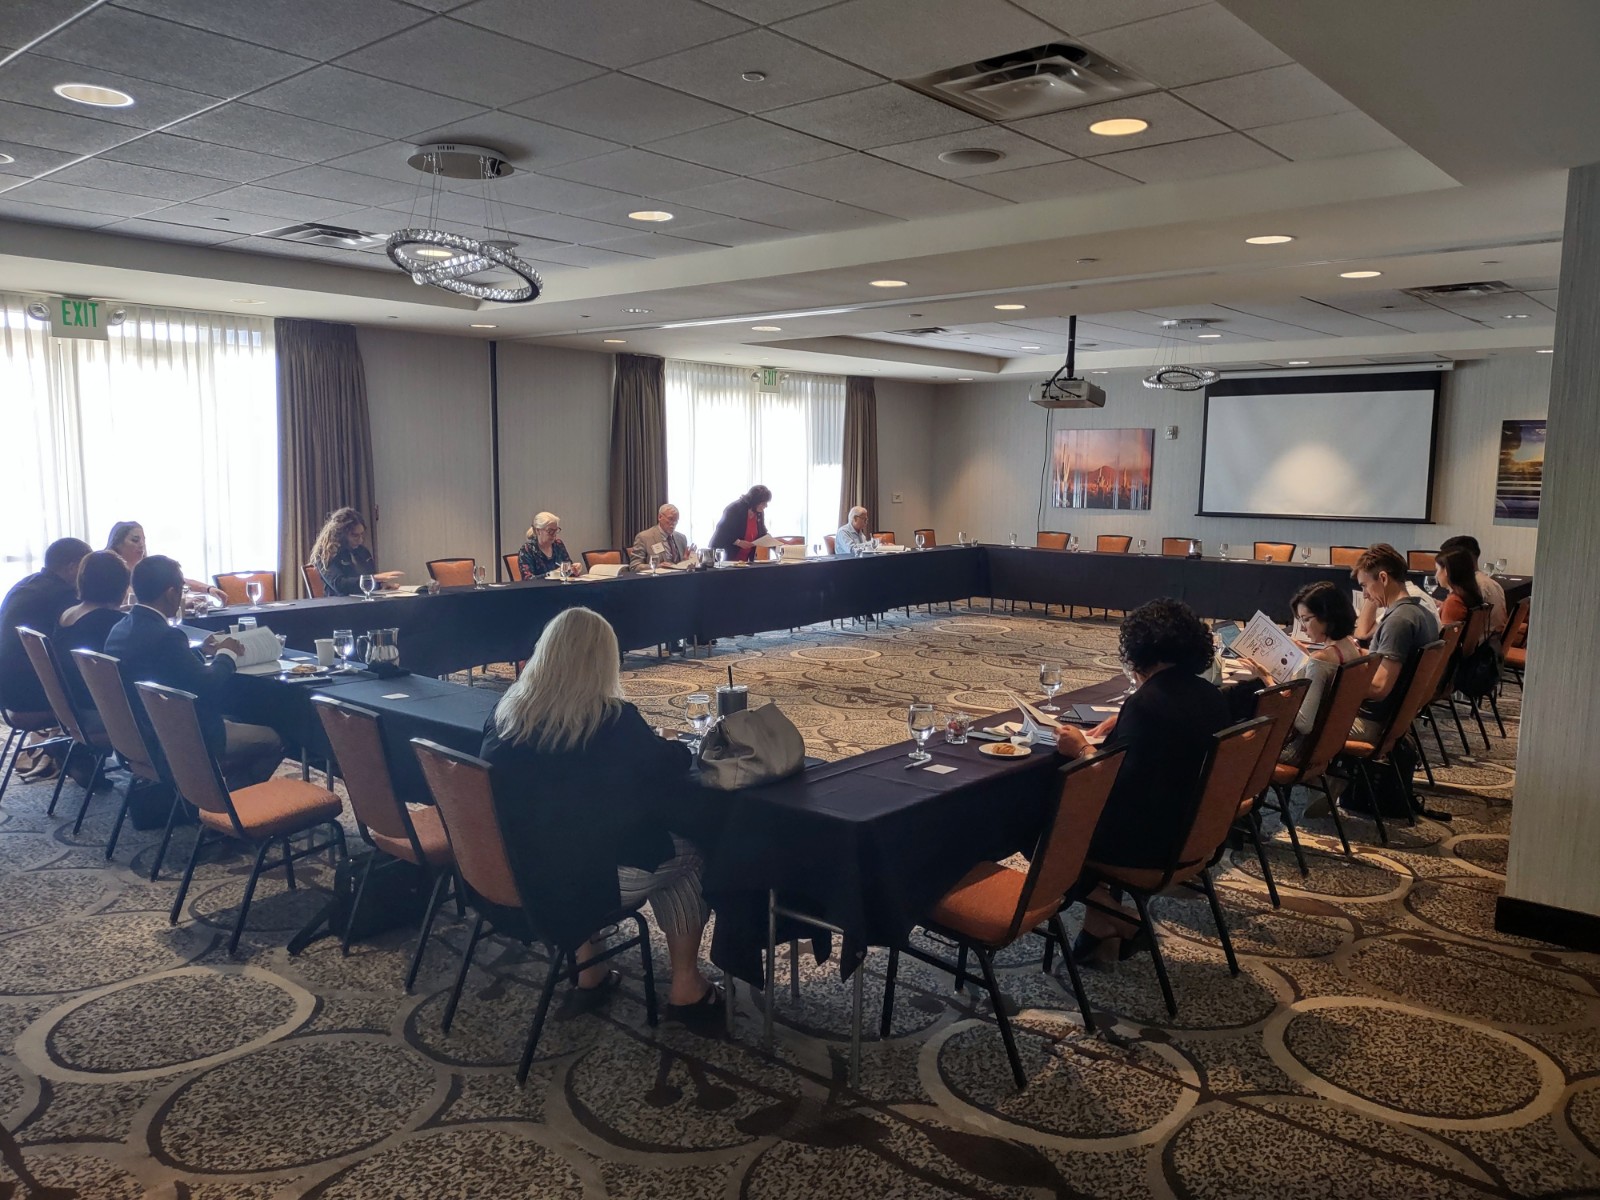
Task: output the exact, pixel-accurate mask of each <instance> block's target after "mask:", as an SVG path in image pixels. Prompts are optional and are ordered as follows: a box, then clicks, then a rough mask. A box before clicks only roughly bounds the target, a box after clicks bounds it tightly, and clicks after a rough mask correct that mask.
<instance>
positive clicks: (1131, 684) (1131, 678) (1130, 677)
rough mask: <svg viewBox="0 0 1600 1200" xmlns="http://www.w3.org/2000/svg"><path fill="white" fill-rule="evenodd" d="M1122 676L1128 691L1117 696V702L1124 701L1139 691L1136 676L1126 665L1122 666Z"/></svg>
mask: <svg viewBox="0 0 1600 1200" xmlns="http://www.w3.org/2000/svg"><path fill="white" fill-rule="evenodd" d="M1122 674H1123V676H1124V677H1125V678H1126V679H1127V681H1128V690H1127V691H1125V692H1123V693H1122V695H1120V696H1118V697H1117V699H1118V700H1126V699H1127V698H1128V697H1129V696H1131V695H1133V694H1134V693H1135V692H1137V691H1138V690H1139V679H1138V676H1136V675H1134V673H1133V668H1132V667H1130V666H1129V665H1128V664H1127V663H1123V664H1122Z"/></svg>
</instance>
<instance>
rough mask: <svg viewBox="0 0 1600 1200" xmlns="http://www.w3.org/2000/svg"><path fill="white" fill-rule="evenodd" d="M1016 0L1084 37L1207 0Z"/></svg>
mask: <svg viewBox="0 0 1600 1200" xmlns="http://www.w3.org/2000/svg"><path fill="white" fill-rule="evenodd" d="M1015 3H1016V4H1017V6H1018V7H1019V8H1025V9H1027V10H1028V11H1029V12H1031V13H1032V14H1033V15H1034V16H1036V17H1040V18H1042V19H1044V20H1046V21H1049V22H1050V24H1052V25H1054V26H1055V27H1056V28H1057V29H1059V30H1061V31H1062V32H1063V33H1070V34H1074V35H1077V36H1083V35H1085V34H1090V33H1098V32H1099V31H1100V30H1102V29H1110V28H1112V27H1113V26H1116V25H1128V24H1131V23H1132V22H1134V21H1144V20H1148V19H1149V18H1151V17H1160V16H1165V15H1166V14H1167V13H1172V12H1177V11H1179V10H1180V9H1185V8H1195V7H1197V6H1198V5H1200V4H1203V3H1205V0H1015Z"/></svg>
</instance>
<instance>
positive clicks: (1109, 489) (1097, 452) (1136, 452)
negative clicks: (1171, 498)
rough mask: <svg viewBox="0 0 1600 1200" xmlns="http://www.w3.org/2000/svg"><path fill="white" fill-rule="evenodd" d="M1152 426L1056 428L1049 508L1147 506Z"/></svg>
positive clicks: (1132, 507)
mask: <svg viewBox="0 0 1600 1200" xmlns="http://www.w3.org/2000/svg"><path fill="white" fill-rule="evenodd" d="M1155 441H1156V431H1155V430H1154V429H1058V430H1056V435H1055V442H1054V444H1053V445H1052V446H1051V448H1050V505H1051V507H1052V508H1089V509H1124V510H1129V509H1131V510H1136V511H1148V510H1149V508H1150V481H1151V466H1152V463H1153V461H1154V454H1155Z"/></svg>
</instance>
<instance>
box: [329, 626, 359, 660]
mask: <svg viewBox="0 0 1600 1200" xmlns="http://www.w3.org/2000/svg"><path fill="white" fill-rule="evenodd" d="M333 649H334V653H336V654H337V655H338V656H339V657H340V658H342V659H344V660H345V661H346V662H348V661H350V659H352V658H354V657H355V655H356V635H355V631H354V630H352V629H335V630H334V631H333Z"/></svg>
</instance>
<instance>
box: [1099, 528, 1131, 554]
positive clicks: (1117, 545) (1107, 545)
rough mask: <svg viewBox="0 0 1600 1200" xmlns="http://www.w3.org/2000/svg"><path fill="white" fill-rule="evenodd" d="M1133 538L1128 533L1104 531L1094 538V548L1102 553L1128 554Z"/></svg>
mask: <svg viewBox="0 0 1600 1200" xmlns="http://www.w3.org/2000/svg"><path fill="white" fill-rule="evenodd" d="M1132 545H1133V538H1132V537H1130V536H1129V535H1128V534H1126V533H1102V534H1101V535H1100V536H1099V537H1097V538H1095V539H1094V548H1095V549H1096V550H1097V551H1099V552H1100V553H1101V554H1126V553H1127V552H1128V547H1130V546H1132Z"/></svg>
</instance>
